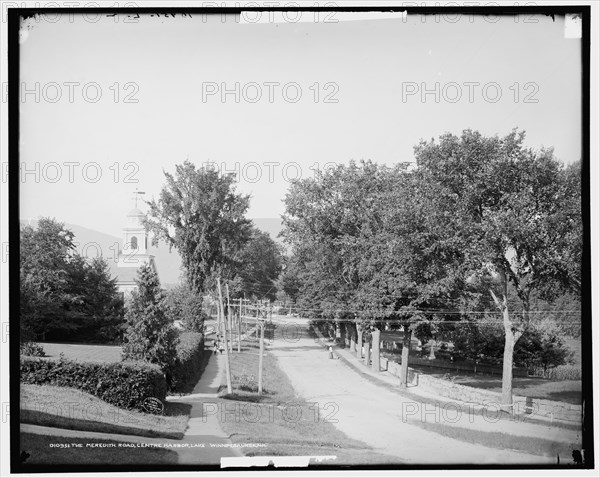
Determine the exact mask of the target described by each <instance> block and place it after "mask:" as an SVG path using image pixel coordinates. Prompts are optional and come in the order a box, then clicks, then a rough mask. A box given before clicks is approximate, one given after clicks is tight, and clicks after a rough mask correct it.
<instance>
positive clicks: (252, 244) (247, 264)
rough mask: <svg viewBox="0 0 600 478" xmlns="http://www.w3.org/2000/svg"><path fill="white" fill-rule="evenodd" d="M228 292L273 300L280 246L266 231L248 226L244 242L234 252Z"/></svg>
mask: <svg viewBox="0 0 600 478" xmlns="http://www.w3.org/2000/svg"><path fill="white" fill-rule="evenodd" d="M236 260H237V262H238V264H239V266H238V267H237V268H236V270H235V272H234V273H235V277H234V280H233V283H232V285H233V287H232V289H233V290H232V296H239V297H242V296H245V297H255V298H258V299H269V300H275V298H276V295H277V285H276V281H277V279H278V277H279V274H280V272H281V264H282V253H281V248H280V246H279V245H278V244H277V243H276V242H275V241H274V240H273V239H271V236H269V234H267V233H266V232H263V231H260V230H259V229H257V228H256V227H252V229H251V232H250V238H249V240H248V242H247V243H246V244H245V245H244V246H243V247H242V249H240V251H239V252H238V254H237V256H236Z"/></svg>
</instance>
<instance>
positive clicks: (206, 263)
mask: <svg viewBox="0 0 600 478" xmlns="http://www.w3.org/2000/svg"><path fill="white" fill-rule="evenodd" d="M164 174H165V179H166V185H165V186H164V187H163V189H162V190H161V193H160V197H159V199H158V200H152V201H150V202H149V207H150V210H149V214H148V219H147V221H146V224H147V227H148V229H149V230H151V231H153V232H154V233H155V234H154V238H153V243H154V244H156V243H158V241H159V240H164V241H165V242H166V243H167V244H169V246H170V247H175V248H176V249H177V250H178V252H179V254H180V255H181V258H182V261H183V266H184V268H185V271H186V274H187V280H188V282H189V284H190V286H191V287H192V288H193V289H195V290H196V291H198V292H203V291H205V290H206V287H207V284H208V283H209V281H210V280H211V278H214V277H215V276H216V275H219V276H222V277H227V276H232V274H233V271H234V270H235V268H236V267H238V266H239V264H238V262H237V261H236V258H235V256H236V253H237V252H238V251H239V250H240V249H241V247H242V246H243V245H244V244H245V243H246V242H247V241H248V239H249V236H250V224H251V222H250V220H249V219H247V218H246V217H245V214H246V211H247V209H248V206H249V197H248V196H245V195H241V194H237V193H236V192H235V185H234V178H233V177H231V176H229V175H220V174H219V172H218V171H215V170H212V169H209V168H199V169H197V168H196V167H195V165H194V164H192V163H191V162H189V161H185V162H184V163H183V164H180V165H177V166H176V169H175V174H174V175H172V174H170V173H167V172H165V173H164Z"/></svg>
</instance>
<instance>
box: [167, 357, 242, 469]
mask: <svg viewBox="0 0 600 478" xmlns="http://www.w3.org/2000/svg"><path fill="white" fill-rule="evenodd" d="M206 353H210V354H211V356H210V359H209V362H208V364H207V365H206V368H205V369H204V373H203V374H202V377H201V378H200V380H199V381H198V383H197V384H196V386H195V387H194V390H193V391H192V393H191V394H190V395H184V396H182V397H168V400H169V401H177V402H179V403H187V404H189V405H191V407H192V409H191V411H190V420H189V422H188V428H187V430H186V432H185V434H184V437H183V440H182V442H183V443H190V444H197V443H204V444H205V447H204V448H182V449H179V450H177V452H178V454H179V463H181V464H186V465H189V464H220V459H221V457H232V456H243V454H242V452H241V451H240V450H239V448H234V447H230V446H229V445H231V444H232V442H231V440H230V439H229V436H228V435H226V434H225V432H224V431H223V430H222V428H221V426H220V425H219V421H218V420H217V416H216V413H218V403H217V402H216V400H215V399H216V398H217V392H218V391H219V386H220V385H221V384H222V383H223V380H224V371H225V356H224V355H221V354H219V355H214V354H213V353H212V352H211V351H209V350H206ZM211 445H213V446H211Z"/></svg>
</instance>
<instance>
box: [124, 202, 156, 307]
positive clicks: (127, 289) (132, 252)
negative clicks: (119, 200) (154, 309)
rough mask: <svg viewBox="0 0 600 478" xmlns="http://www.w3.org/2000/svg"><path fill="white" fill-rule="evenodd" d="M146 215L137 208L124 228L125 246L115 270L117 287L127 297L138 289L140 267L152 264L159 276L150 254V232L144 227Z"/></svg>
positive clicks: (129, 214) (132, 211)
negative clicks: (137, 278) (136, 279)
mask: <svg viewBox="0 0 600 478" xmlns="http://www.w3.org/2000/svg"><path fill="white" fill-rule="evenodd" d="M145 218H146V215H145V214H144V213H143V212H142V211H140V210H139V209H138V208H137V207H135V208H133V209H132V210H131V211H129V212H128V213H127V219H126V223H125V227H124V228H123V236H122V237H123V246H122V248H121V249H120V250H119V256H118V260H117V264H116V266H117V267H115V268H114V269H113V270H114V272H115V273H116V275H117V287H118V289H119V292H122V293H123V295H124V296H125V297H127V296H128V295H130V294H131V292H132V291H133V290H134V289H135V288H136V287H137V285H136V283H135V280H134V279H135V278H136V277H137V272H138V269H139V268H140V266H142V265H143V264H150V267H152V269H154V271H155V272H156V273H157V274H158V270H157V268H156V262H155V260H154V256H153V255H152V254H149V253H148V232H147V231H146V228H145V227H144V219H145Z"/></svg>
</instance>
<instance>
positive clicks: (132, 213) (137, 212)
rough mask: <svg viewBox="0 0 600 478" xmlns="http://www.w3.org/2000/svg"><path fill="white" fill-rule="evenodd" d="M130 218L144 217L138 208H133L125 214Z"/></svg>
mask: <svg viewBox="0 0 600 478" xmlns="http://www.w3.org/2000/svg"><path fill="white" fill-rule="evenodd" d="M131 216H146V215H145V214H144V213H143V212H142V211H140V210H139V209H138V208H133V209H132V210H131V211H129V212H128V213H127V217H131Z"/></svg>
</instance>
